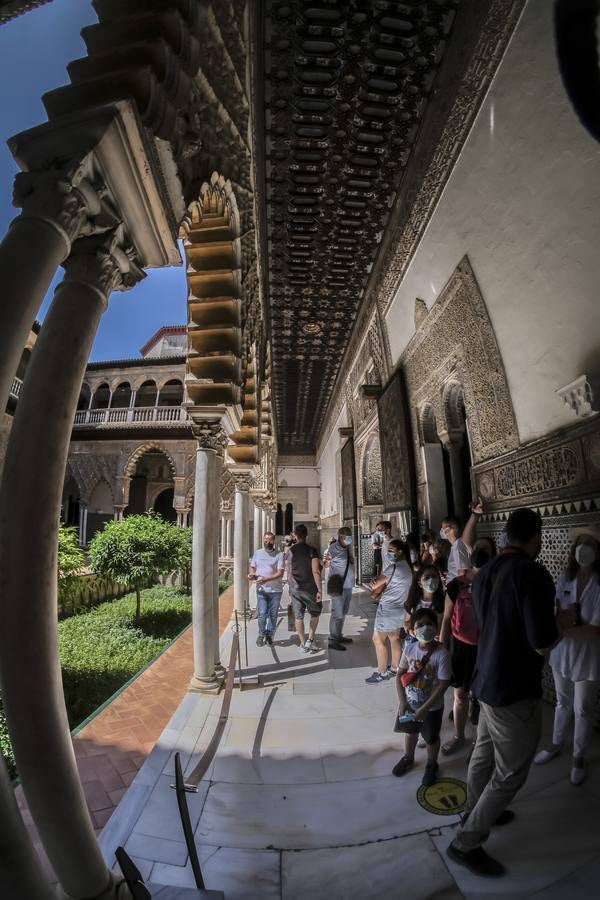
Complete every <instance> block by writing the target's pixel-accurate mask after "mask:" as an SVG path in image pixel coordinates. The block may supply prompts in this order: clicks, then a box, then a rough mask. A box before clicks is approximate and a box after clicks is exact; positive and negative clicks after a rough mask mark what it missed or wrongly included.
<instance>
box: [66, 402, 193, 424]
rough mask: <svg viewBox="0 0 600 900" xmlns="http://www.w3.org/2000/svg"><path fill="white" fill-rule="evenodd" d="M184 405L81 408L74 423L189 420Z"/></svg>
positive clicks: (157, 422)
mask: <svg viewBox="0 0 600 900" xmlns="http://www.w3.org/2000/svg"><path fill="white" fill-rule="evenodd" d="M187 418H188V414H187V411H186V410H185V409H184V408H183V407H182V406H140V407H132V408H129V409H80V410H78V411H77V412H76V413H75V421H74V423H73V424H74V425H91V426H96V425H119V426H129V425H140V424H143V425H156V424H162V425H165V424H172V423H176V422H185V421H187Z"/></svg>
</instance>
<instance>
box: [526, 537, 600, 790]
mask: <svg viewBox="0 0 600 900" xmlns="http://www.w3.org/2000/svg"><path fill="white" fill-rule="evenodd" d="M571 537H572V539H573V541H574V543H573V544H572V546H571V552H570V554H569V562H568V565H567V568H566V571H565V572H563V574H562V575H561V576H560V578H559V581H558V585H557V588H556V595H557V599H558V603H559V608H560V612H559V616H560V620H561V624H562V628H563V638H562V640H561V642H560V643H559V644H558V646H556V647H555V648H554V650H553V651H552V653H551V654H550V659H549V662H550V666H551V667H552V674H553V676H554V684H555V687H556V712H555V715H554V733H553V736H552V745H551V747H550V748H549V749H548V750H541V751H540V752H539V753H538V754H537V756H536V757H535V760H534V761H535V762H536V763H537V764H538V765H542V764H544V763H547V762H550V760H551V759H554V757H555V756H557V755H558V754H559V753H560V751H561V749H562V744H563V741H564V738H565V732H566V730H567V727H568V725H569V722H570V720H571V716H572V715H573V712H574V713H575V734H574V737H573V764H572V768H571V776H570V778H571V783H572V784H574V785H580V784H582V782H583V781H584V780H585V763H584V760H585V751H586V749H587V746H588V744H589V740H590V735H591V730H592V725H593V717H594V704H595V701H596V697H597V696H598V689H599V688H600V527H599V526H597V525H589V526H587V527H583V528H577V529H575V531H574V532H572V534H571Z"/></svg>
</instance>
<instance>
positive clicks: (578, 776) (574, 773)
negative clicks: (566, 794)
mask: <svg viewBox="0 0 600 900" xmlns="http://www.w3.org/2000/svg"><path fill="white" fill-rule="evenodd" d="M570 779H571V784H574V785H575V787H579V785H580V784H583V782H584V781H585V768H584V765H583V763H581V765H579V766H573V768H572V769H571V775H570Z"/></svg>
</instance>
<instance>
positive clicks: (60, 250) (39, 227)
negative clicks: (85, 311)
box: [0, 171, 100, 409]
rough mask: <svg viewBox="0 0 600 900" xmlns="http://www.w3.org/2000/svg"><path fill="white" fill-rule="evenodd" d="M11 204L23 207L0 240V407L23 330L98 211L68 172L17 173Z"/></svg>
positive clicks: (23, 340) (89, 191)
mask: <svg viewBox="0 0 600 900" xmlns="http://www.w3.org/2000/svg"><path fill="white" fill-rule="evenodd" d="M14 204H15V206H21V207H22V208H23V211H22V212H21V214H20V215H19V216H17V217H16V219H14V220H13V222H12V223H11V225H10V227H9V229H8V232H7V233H6V236H5V237H4V240H3V241H2V243H0V285H2V298H3V299H2V303H1V304H0V408H2V409H4V408H5V406H6V402H7V400H8V394H9V391H10V385H11V383H12V380H13V378H14V375H15V372H16V371H17V368H18V365H19V360H20V358H21V354H22V352H23V347H24V346H25V343H26V341H27V337H28V335H29V330H30V328H31V326H32V325H33V322H34V319H35V317H36V315H37V312H38V310H39V308H40V305H41V303H42V300H43V299H44V295H45V293H46V291H47V290H48V288H49V286H50V282H51V281H52V279H53V277H54V275H55V273H56V270H57V268H58V266H59V265H60V264H61V262H62V261H63V260H64V259H66V258H67V256H68V255H69V253H70V251H71V243H72V241H73V240H74V239H75V238H76V237H77V235H78V234H79V232H80V230H81V228H82V227H83V225H84V223H86V221H87V218H88V215H93V214H95V213H97V212H99V210H100V202H99V200H98V198H97V196H96V193H95V192H94V191H93V190H92V188H91V186H89V185H85V184H84V182H83V181H82V182H81V183H80V184H79V186H78V187H76V186H75V184H74V182H73V178H72V173H68V172H56V173H53V172H52V171H47V172H44V173H33V172H21V173H19V174H18V175H17V176H16V178H15V188H14Z"/></svg>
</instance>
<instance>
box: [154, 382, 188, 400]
mask: <svg viewBox="0 0 600 900" xmlns="http://www.w3.org/2000/svg"><path fill="white" fill-rule="evenodd" d="M182 403H183V384H182V383H181V381H180V380H179V379H178V378H173V379H171V381H167V383H166V384H165V385H163V386H162V388H161V389H160V394H159V397H158V406H181V404H182Z"/></svg>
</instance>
